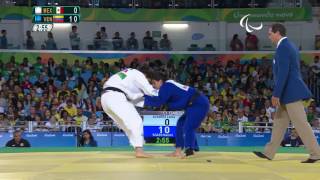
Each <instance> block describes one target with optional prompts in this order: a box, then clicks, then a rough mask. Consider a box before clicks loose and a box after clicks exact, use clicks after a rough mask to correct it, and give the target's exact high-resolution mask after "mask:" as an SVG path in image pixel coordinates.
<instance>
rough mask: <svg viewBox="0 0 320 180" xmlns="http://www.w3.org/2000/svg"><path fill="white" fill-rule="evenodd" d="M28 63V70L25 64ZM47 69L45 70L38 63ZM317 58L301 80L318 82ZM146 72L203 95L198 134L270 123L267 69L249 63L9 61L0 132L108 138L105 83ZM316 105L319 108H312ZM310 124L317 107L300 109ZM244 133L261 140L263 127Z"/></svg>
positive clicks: (1, 76) (4, 69) (1, 78)
mask: <svg viewBox="0 0 320 180" xmlns="http://www.w3.org/2000/svg"><path fill="white" fill-rule="evenodd" d="M31 61H32V62H34V63H31ZM44 62H46V63H44ZM318 65H319V57H315V61H314V63H312V64H310V65H309V66H308V65H306V64H304V63H301V69H302V75H303V78H304V79H305V80H306V81H307V82H308V79H310V78H312V77H313V76H317V77H319V71H317V70H318V69H317V68H318ZM142 66H147V67H149V68H150V69H153V70H159V71H163V72H165V73H166V74H167V75H168V76H169V77H170V78H171V79H175V80H177V81H178V82H181V83H183V84H186V85H189V86H192V87H195V88H197V89H198V90H200V91H202V92H203V93H204V94H206V95H207V97H208V98H209V99H210V103H211V108H210V112H209V114H208V117H207V119H206V120H205V121H203V123H202V125H201V128H200V129H199V131H200V132H217V133H220V132H235V131H237V130H238V125H239V122H241V123H243V124H244V125H257V126H266V125H268V124H269V123H272V121H273V119H274V112H275V108H274V107H272V106H271V103H270V98H271V95H272V88H273V80H272V67H271V61H270V60H268V59H266V58H262V59H259V60H257V59H255V58H253V59H252V60H250V61H246V62H242V61H237V60H230V61H228V62H226V63H223V62H220V61H214V62H213V63H199V61H197V60H196V59H194V58H193V57H192V56H190V57H188V58H187V59H180V60H179V61H175V60H173V59H169V60H168V61H160V60H146V61H143V62H142V61H139V60H138V59H134V60H133V61H132V62H131V63H130V64H125V63H124V60H123V59H119V61H117V62H115V63H114V64H108V63H105V62H103V61H94V60H93V59H92V58H91V57H88V58H87V59H86V60H85V61H79V60H74V61H73V62H72V63H70V61H69V60H67V59H63V60H62V61H61V63H57V62H56V61H55V60H54V59H53V58H49V59H48V61H44V60H43V59H41V57H38V58H37V59H36V60H29V59H28V58H23V60H22V62H21V63H18V62H17V60H16V58H15V57H14V56H12V57H11V58H10V59H9V60H4V61H2V60H0V130H2V131H8V130H12V131H13V130H15V129H17V128H19V129H24V130H26V129H28V128H30V127H29V126H28V124H27V122H32V127H33V130H34V131H68V132H72V131H78V130H81V129H83V130H84V129H89V130H92V131H114V130H117V128H116V127H115V126H114V124H113V123H112V121H111V120H110V118H108V117H107V116H106V115H105V114H104V113H103V110H102V107H101V102H100V95H101V92H102V86H103V84H104V82H105V81H106V80H108V78H109V77H110V76H111V75H113V74H115V73H117V72H119V71H120V70H123V69H125V68H140V67H142ZM316 101H318V104H317V102H316ZM305 107H306V111H307V115H308V121H309V123H310V124H311V125H312V126H313V127H314V128H315V129H316V128H319V99H314V100H309V101H306V102H305ZM245 131H254V132H268V129H266V128H262V127H256V128H251V129H250V128H248V129H245Z"/></svg>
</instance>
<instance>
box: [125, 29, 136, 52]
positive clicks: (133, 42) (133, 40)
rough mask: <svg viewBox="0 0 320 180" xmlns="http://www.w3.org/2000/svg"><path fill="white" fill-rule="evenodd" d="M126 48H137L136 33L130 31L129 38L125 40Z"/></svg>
mask: <svg viewBox="0 0 320 180" xmlns="http://www.w3.org/2000/svg"><path fill="white" fill-rule="evenodd" d="M127 49H128V50H138V49H139V43H138V40H137V39H136V34H135V33H134V32H131V33H130V38H129V39H128V40H127Z"/></svg>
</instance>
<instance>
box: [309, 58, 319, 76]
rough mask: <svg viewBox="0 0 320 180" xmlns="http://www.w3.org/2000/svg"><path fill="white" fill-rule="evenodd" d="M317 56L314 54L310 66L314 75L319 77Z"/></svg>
mask: <svg viewBox="0 0 320 180" xmlns="http://www.w3.org/2000/svg"><path fill="white" fill-rule="evenodd" d="M319 59H320V58H319V56H315V57H314V59H313V63H311V64H310V68H311V70H312V72H313V73H314V74H315V75H318V77H320V60H319Z"/></svg>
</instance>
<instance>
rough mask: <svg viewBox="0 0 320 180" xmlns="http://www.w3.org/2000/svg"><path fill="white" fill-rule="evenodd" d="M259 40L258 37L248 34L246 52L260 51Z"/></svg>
mask: <svg viewBox="0 0 320 180" xmlns="http://www.w3.org/2000/svg"><path fill="white" fill-rule="evenodd" d="M258 42H259V40H258V38H257V36H256V35H254V34H251V33H248V32H247V37H246V40H245V45H246V50H247V51H258Z"/></svg>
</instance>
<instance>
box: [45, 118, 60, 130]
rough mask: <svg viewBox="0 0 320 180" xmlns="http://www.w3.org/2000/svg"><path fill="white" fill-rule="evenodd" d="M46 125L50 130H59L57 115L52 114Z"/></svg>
mask: <svg viewBox="0 0 320 180" xmlns="http://www.w3.org/2000/svg"><path fill="white" fill-rule="evenodd" d="M45 127H46V128H47V129H48V130H49V131H58V130H59V122H58V121H57V119H56V117H55V116H52V117H51V118H50V120H49V121H47V122H46V124H45Z"/></svg>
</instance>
